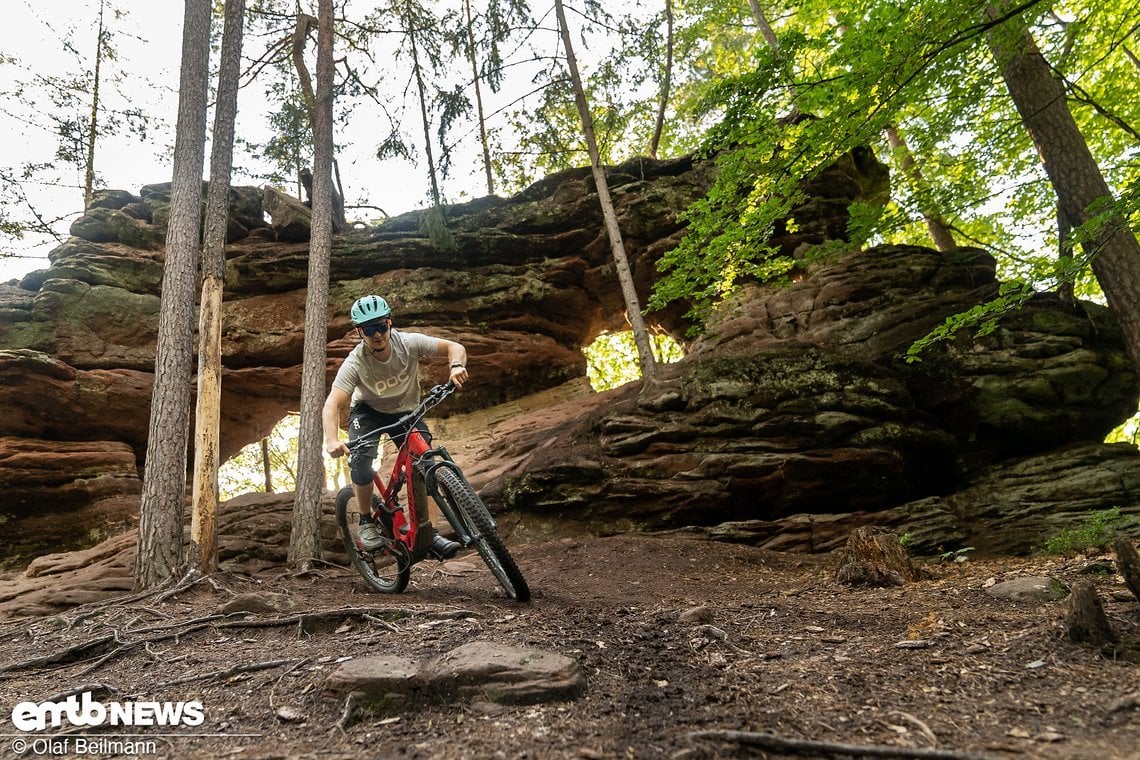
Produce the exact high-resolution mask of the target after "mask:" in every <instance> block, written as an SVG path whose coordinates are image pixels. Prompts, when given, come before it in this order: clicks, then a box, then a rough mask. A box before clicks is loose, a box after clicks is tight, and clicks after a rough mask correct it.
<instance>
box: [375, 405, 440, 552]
mask: <svg viewBox="0 0 1140 760" xmlns="http://www.w3.org/2000/svg"><path fill="white" fill-rule="evenodd" d="M430 450H431V446H430V445H429V444H428V442H427V440H426V439H425V438H424V436H423V432H422V431H420V430H417V429H416V428H412V429H411V430H410V431H408V434H407V435H406V436H404V443H403V444H402V445H401V446H400V447H399V449H398V450H397V451H396V461H395V463H394V464H393V465H392V474H391V475H389V476H388V482H387V483H384V480H383V478H381V477H380V473H378V472H373V473H372V484H373V485H374V486H375V487H376V490H377V491H379V492H380V504H379V505H375V504H374V505H373V506H372V519H373V520H377V519H381V523H380V524H381V525H383V524H384V522H386V521H384V520H382V516H381V510H383V511H384V512H386V513H387V514H389V515H391V517H392V522H391V524H392V540H393V541H394V542H396V543H400V544H403V545H404V546H406V547H407V548H408V551H409V552H411V551H412V550H413V549H414V548H415V546H416V535H417V533H418V532H419V528H420V521H419V519H418V518H417V517H416V514H417V508H418V507H419V506H420V505H418V504H416V489H414V488H412V487H411V486H410V485H409V487H408V505H407V506H406V507H401V506H400V501H399V498H398V496H399V494H400V488H402V487H403V485H404V484H405V483H409V484H410V483H411V482H412V475H413V472H414V469H415V462H416V461H418V460H419V458H420V457H422V456H423V455H424V454H426V453H428V452H429V451H430ZM423 508H424V509H425V510H426V509H427V504H424V505H423Z"/></svg>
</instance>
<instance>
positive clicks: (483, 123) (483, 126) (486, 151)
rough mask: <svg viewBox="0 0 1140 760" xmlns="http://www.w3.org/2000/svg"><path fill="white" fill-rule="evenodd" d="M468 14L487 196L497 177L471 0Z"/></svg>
mask: <svg viewBox="0 0 1140 760" xmlns="http://www.w3.org/2000/svg"><path fill="white" fill-rule="evenodd" d="M463 10H464V11H465V12H466V14H467V57H468V58H469V59H470V60H471V75H472V77H474V79H473V80H472V81H473V82H474V84H475V108H476V111H477V113H478V117H479V143H480V145H482V146H483V171H484V172H485V173H486V175H487V195H494V194H495V177H494V175H493V174H492V172H491V146H490V144H489V143H488V142H487V120H486V118H485V117H484V116H483V88H482V87H481V86H480V85H479V63H478V61H476V60H475V29H474V21H473V20H472V17H471V0H463Z"/></svg>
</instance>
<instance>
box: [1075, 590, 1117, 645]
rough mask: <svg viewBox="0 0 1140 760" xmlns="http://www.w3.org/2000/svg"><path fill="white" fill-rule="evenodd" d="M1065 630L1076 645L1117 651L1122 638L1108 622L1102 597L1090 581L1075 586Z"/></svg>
mask: <svg viewBox="0 0 1140 760" xmlns="http://www.w3.org/2000/svg"><path fill="white" fill-rule="evenodd" d="M1065 630H1066V632H1067V633H1068V635H1069V640H1070V641H1072V642H1073V643H1074V644H1087V645H1088V646H1092V647H1097V648H1099V649H1102V650H1115V649H1116V645H1117V644H1119V643H1120V637H1119V636H1117V635H1116V631H1114V630H1112V626H1111V625H1110V624H1109V622H1108V616H1106V615H1105V614H1104V607H1103V606H1102V605H1101V603H1100V597H1098V596H1097V595H1096V590H1095V589H1093V585H1092V583H1091V582H1089V581H1081V582H1080V583H1078V584H1076V585H1075V586H1073V593H1072V594H1070V595H1069V601H1068V602H1067V603H1066V611H1065Z"/></svg>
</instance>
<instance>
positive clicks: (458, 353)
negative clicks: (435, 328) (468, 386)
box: [436, 338, 467, 389]
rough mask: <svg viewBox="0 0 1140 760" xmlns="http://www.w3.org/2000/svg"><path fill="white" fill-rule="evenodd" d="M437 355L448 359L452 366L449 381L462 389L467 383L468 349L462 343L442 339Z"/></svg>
mask: <svg viewBox="0 0 1140 760" xmlns="http://www.w3.org/2000/svg"><path fill="white" fill-rule="evenodd" d="M436 354H437V355H438V356H446V357H447V363H448V364H449V365H450V366H451V377H450V378H449V379H450V380H451V382H453V383H455V387H456V388H460V389H462V388H463V384H464V383H465V382H467V349H466V348H464V347H463V344H462V343H456V342H455V341H453V340H445V339H444V338H440V339H439V348H437V349H436Z"/></svg>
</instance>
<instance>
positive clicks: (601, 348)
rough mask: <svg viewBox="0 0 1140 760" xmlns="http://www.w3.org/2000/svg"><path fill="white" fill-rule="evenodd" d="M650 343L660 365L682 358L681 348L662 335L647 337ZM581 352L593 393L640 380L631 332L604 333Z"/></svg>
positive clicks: (639, 370) (639, 368)
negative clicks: (584, 357)
mask: <svg viewBox="0 0 1140 760" xmlns="http://www.w3.org/2000/svg"><path fill="white" fill-rule="evenodd" d="M649 341H650V345H651V346H652V348H653V357H654V359H656V360H657V361H658V362H659V363H662V364H668V363H671V362H678V361H680V360H681V359H682V357H683V356H684V351H683V349H682V348H681V346H680V345H679V344H678V343H677V342H676V341H675V340H673V339H672V338H671V337H669V336H668V335H666V334H664V333H658V334H655V335H651V336H649ZM582 353H584V354H585V355H586V378H587V379H588V380H589V381H590V386H591V387H592V388H593V389H594V390H596V391H608V390H610V389H611V388H617V387H618V386H621V385H625V384H626V383H632V382H633V381H635V380H639V379H641V366H640V364H639V363H638V360H637V345H636V344H635V343H634V340H633V332H632V331H630V330H625V331H623V332H619V333H603V334H602V335H599V336H598V338H597V340H595V341H594V342H593V343H591V344H590V345H589V346H586V347H585V348H584V349H582Z"/></svg>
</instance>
